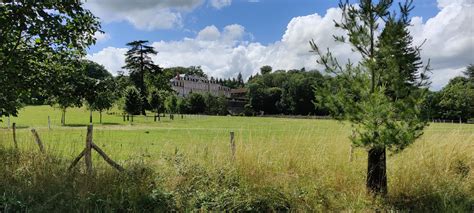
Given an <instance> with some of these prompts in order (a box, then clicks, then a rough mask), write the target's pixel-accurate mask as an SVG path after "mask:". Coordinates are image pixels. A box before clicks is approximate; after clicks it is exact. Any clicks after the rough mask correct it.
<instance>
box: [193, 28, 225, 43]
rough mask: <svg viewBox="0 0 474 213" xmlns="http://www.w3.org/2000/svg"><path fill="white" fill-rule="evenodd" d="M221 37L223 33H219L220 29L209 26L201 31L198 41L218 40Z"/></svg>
mask: <svg viewBox="0 0 474 213" xmlns="http://www.w3.org/2000/svg"><path fill="white" fill-rule="evenodd" d="M220 37H221V33H220V32H219V29H217V27H216V26H214V25H212V26H207V27H205V28H204V29H202V30H201V31H199V33H198V36H197V39H198V40H210V41H213V40H217V39H219V38H220Z"/></svg>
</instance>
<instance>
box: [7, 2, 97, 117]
mask: <svg viewBox="0 0 474 213" xmlns="http://www.w3.org/2000/svg"><path fill="white" fill-rule="evenodd" d="M82 6H83V5H82V2H81V1H27V0H20V1H12V0H5V1H2V3H0V23H1V24H0V38H1V39H0V85H2V86H1V87H0V115H16V114H17V110H18V108H20V107H21V106H22V103H23V102H24V100H25V99H27V98H29V97H31V92H32V91H38V90H45V92H49V90H47V91H46V89H50V88H51V87H50V86H49V84H50V81H48V80H51V79H54V78H60V79H62V80H64V76H62V75H67V74H64V72H67V71H69V70H71V69H61V70H58V69H56V68H57V66H58V64H57V63H55V62H58V61H62V62H63V64H68V63H69V62H67V61H68V60H71V59H74V58H76V59H77V58H80V57H82V56H83V55H84V54H85V49H86V48H87V47H88V46H89V45H91V44H94V42H95V38H94V33H95V32H97V31H99V28H100V24H99V20H98V19H97V18H96V17H95V16H94V15H92V13H91V12H90V11H88V10H86V9H84V8H83V7H82ZM60 75H61V76H60ZM72 75H74V74H72ZM64 87H65V88H66V90H72V89H73V88H70V86H67V85H65V86H64ZM54 89H56V88H54Z"/></svg>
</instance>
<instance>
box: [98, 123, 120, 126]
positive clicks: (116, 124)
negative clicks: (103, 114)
mask: <svg viewBox="0 0 474 213" xmlns="http://www.w3.org/2000/svg"><path fill="white" fill-rule="evenodd" d="M99 125H102V126H118V125H121V124H120V123H114V122H102V124H99Z"/></svg>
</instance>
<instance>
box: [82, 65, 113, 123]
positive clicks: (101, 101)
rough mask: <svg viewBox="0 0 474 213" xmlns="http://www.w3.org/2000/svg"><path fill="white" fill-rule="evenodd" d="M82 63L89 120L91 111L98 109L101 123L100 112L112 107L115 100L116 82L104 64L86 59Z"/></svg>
mask: <svg viewBox="0 0 474 213" xmlns="http://www.w3.org/2000/svg"><path fill="white" fill-rule="evenodd" d="M82 64H83V66H84V74H85V76H86V77H85V78H86V83H87V84H86V85H87V87H86V88H85V100H86V102H87V105H88V108H89V110H90V119H89V120H90V122H91V123H92V111H99V116H100V118H99V120H100V123H102V112H103V111H104V110H108V109H110V108H112V106H113V104H114V102H115V100H116V95H115V93H116V91H115V89H116V83H115V81H114V78H113V77H112V74H110V73H109V72H108V71H107V70H106V69H105V67H104V66H102V65H99V64H97V63H95V62H92V61H87V60H85V61H83V62H82Z"/></svg>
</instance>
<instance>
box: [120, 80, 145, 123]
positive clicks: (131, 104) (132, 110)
mask: <svg viewBox="0 0 474 213" xmlns="http://www.w3.org/2000/svg"><path fill="white" fill-rule="evenodd" d="M141 107H142V98H141V96H140V92H138V90H137V89H136V88H135V87H128V88H127V89H126V91H125V106H124V110H125V112H126V113H127V114H129V115H131V116H132V122H133V115H139V114H140V112H141V111H142V108H141Z"/></svg>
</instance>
